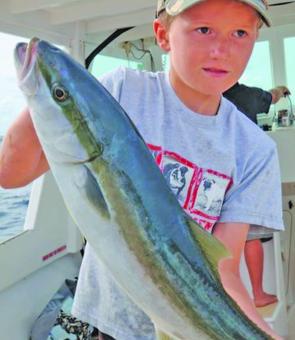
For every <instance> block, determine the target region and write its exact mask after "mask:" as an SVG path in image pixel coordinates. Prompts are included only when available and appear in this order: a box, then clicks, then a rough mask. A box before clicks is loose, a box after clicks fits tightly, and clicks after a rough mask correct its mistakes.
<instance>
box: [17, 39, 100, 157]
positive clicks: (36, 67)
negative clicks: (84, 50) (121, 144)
mask: <svg viewBox="0 0 295 340" xmlns="http://www.w3.org/2000/svg"><path fill="white" fill-rule="evenodd" d="M15 65H16V70H17V76H18V83H19V87H20V89H21V90H22V92H23V94H24V95H25V97H26V99H27V102H28V106H29V109H30V113H31V117H32V120H33V124H34V126H35V129H36V132H37V135H38V137H39V140H40V142H41V145H42V147H43V149H44V150H45V151H46V152H45V153H46V156H47V158H51V160H52V161H55V162H73V163H75V162H78V163H81V162H87V161H89V160H91V159H94V158H96V157H98V156H100V155H101V154H102V151H103V144H102V143H101V141H100V140H99V134H97V133H95V134H94V133H93V129H96V128H97V127H95V124H96V123H97V122H95V119H94V114H93V112H92V106H91V105H90V103H91V102H92V100H93V101H95V96H96V97H97V93H92V92H94V91H92V90H91V89H92V88H93V81H94V78H93V77H92V76H90V74H89V72H88V71H87V70H86V69H85V68H84V67H83V66H82V65H81V64H79V63H78V62H77V61H75V60H74V59H73V58H71V57H70V56H69V55H68V54H67V53H65V52H64V51H62V50H61V49H59V48H57V47H56V46H53V45H51V44H50V43H48V42H46V41H43V40H39V39H38V38H33V39H32V40H31V41H30V42H29V44H26V43H19V44H18V45H17V46H16V48H15ZM96 125H97V124H96ZM94 135H95V136H96V137H95V138H94V137H93V136H94Z"/></svg>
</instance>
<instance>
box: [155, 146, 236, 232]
mask: <svg viewBox="0 0 295 340" xmlns="http://www.w3.org/2000/svg"><path fill="white" fill-rule="evenodd" d="M148 147H149V149H150V151H151V152H152V154H153V156H154V158H155V161H156V163H157V164H158V166H159V168H160V170H161V171H162V173H163V175H164V177H165V179H166V181H167V184H168V185H169V187H170V189H171V190H172V191H173V193H174V194H175V196H176V197H177V199H178V201H179V203H180V204H181V206H182V208H183V209H184V210H185V211H186V212H187V213H188V214H189V215H190V216H191V217H192V218H193V219H194V220H195V221H196V222H197V223H199V224H200V225H201V226H202V227H203V228H204V229H206V230H207V231H208V232H212V229H213V226H214V224H215V223H216V222H217V221H218V219H219V217H220V212H221V208H222V204H223V201H224V196H225V194H226V192H227V190H228V189H229V188H230V186H231V184H232V179H231V177H229V176H227V175H225V174H222V173H220V172H218V171H215V170H212V169H204V168H201V167H199V166H198V165H197V164H194V163H192V162H190V161H189V160H187V159H185V158H183V157H182V156H181V155H179V154H177V153H175V152H171V151H167V150H163V149H162V148H161V147H160V146H156V145H152V144H148Z"/></svg>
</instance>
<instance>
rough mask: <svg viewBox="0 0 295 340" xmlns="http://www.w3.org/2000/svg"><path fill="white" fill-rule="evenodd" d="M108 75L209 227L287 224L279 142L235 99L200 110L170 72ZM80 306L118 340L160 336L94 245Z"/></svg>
mask: <svg viewBox="0 0 295 340" xmlns="http://www.w3.org/2000/svg"><path fill="white" fill-rule="evenodd" d="M101 82H102V84H103V85H104V86H105V87H106V88H107V89H108V90H109V91H110V92H111V93H112V95H113V96H114V97H115V98H116V99H117V100H118V101H119V103H120V104H121V105H122V106H123V108H124V109H125V110H126V112H127V113H128V115H129V116H130V118H131V119H132V120H133V122H134V123H135V125H136V126H137V128H138V130H139V132H140V133H141V134H142V136H143V138H144V139H145V141H146V143H147V144H148V146H149V148H150V150H151V152H152V153H153V155H154V158H155V161H156V162H157V164H158V165H159V167H160V169H161V170H162V172H163V175H164V176H165V178H166V180H167V183H168V185H169V186H170V188H171V190H172V191H173V192H174V193H175V195H176V196H177V198H178V200H179V202H180V204H181V205H182V207H183V209H185V211H186V212H187V213H188V214H189V215H190V216H191V217H192V218H193V219H195V220H196V221H197V222H198V223H199V224H201V225H202V226H203V227H204V228H205V229H206V230H208V232H212V229H213V227H214V224H215V223H216V222H217V221H219V222H243V223H249V224H253V225H258V226H261V228H263V227H265V228H269V229H273V230H282V229H283V221H282V206H281V184H280V174H279V164H278V158H277V151H276V146H275V143H274V142H273V141H272V140H271V139H270V138H269V137H268V136H267V135H266V134H265V133H264V132H263V131H262V130H260V128H258V127H257V126H256V125H255V124H254V123H253V122H251V121H250V120H249V119H248V118H247V117H246V116H245V115H244V114H242V113H241V112H240V111H238V110H237V108H236V107H235V106H234V105H233V104H232V103H231V102H229V101H228V100H227V99H225V98H221V102H220V107H219V110H218V113H217V115H215V116H205V115H201V114H198V113H196V112H193V111H191V110H190V109H188V108H187V107H186V106H185V105H184V104H183V103H182V102H181V101H180V100H179V98H178V97H177V95H176V94H175V92H174V90H173V88H172V87H171V85H170V82H169V77H168V75H167V74H165V73H150V72H140V71H134V70H130V69H124V68H120V69H117V70H116V71H113V72H111V73H109V74H107V75H105V76H104V77H102V78H101ZM122 152H124V150H122ZM130 157H132V155H131V156H130ZM159 204H161V202H159ZM269 229H268V230H269ZM114 251H120V250H119V249H114ZM143 284H144V283H143ZM73 313H74V315H76V316H77V317H78V318H80V319H82V320H84V321H87V322H89V323H90V324H92V325H94V326H95V327H97V328H98V329H100V330H101V331H102V332H104V333H107V334H109V335H111V336H113V337H114V338H116V339H118V340H133V339H134V340H141V339H142V340H149V339H154V330H153V325H152V323H151V322H150V321H149V319H148V317H147V316H146V315H145V314H144V313H143V312H142V311H140V310H139V309H138V308H137V307H136V306H135V305H134V304H133V303H132V302H131V300H130V299H129V298H128V297H127V296H126V295H125V294H124V292H122V291H121V290H120V289H119V288H118V286H117V285H116V283H115V282H114V281H113V279H112V277H111V276H110V275H109V273H108V270H107V269H106V268H105V267H104V265H103V263H101V261H100V260H99V259H98V258H97V257H96V255H95V254H94V252H93V250H92V249H91V247H90V246H89V245H88V246H87V247H86V251H85V255H84V259H83V263H82V266H81V272H80V276H79V281H78V287H77V291H76V296H75V302H74V306H73Z"/></svg>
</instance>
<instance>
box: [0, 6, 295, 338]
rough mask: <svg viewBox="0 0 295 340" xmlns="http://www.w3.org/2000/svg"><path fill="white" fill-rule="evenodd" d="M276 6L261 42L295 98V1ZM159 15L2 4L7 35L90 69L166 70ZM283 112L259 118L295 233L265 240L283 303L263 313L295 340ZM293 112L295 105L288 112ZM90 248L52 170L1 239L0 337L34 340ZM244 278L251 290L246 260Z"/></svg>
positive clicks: (294, 245)
mask: <svg viewBox="0 0 295 340" xmlns="http://www.w3.org/2000/svg"><path fill="white" fill-rule="evenodd" d="M269 4H270V16H271V19H272V23H273V26H272V27H271V28H267V29H266V28H262V30H261V34H260V37H259V42H261V43H263V44H266V46H267V51H268V55H267V56H268V57H269V65H270V71H271V72H270V73H271V74H272V79H273V80H272V81H273V84H287V85H288V86H289V87H290V89H291V92H292V89H293V92H294V93H295V84H294V86H293V85H292V84H293V83H292V75H291V76H290V75H287V72H286V65H287V61H288V58H289V59H290V58H292V53H291V52H289V50H288V49H287V47H288V46H287V45H286V41H287V40H288V43H289V44H291V45H292V44H293V40H292V39H294V40H295V1H283V0H270V1H269ZM154 16H155V1H150V0H125V1H119V0H107V1H106V0H100V1H97V0H55V1H53V2H52V1H45V0H27V1H22V0H8V1H1V3H0V32H4V33H9V34H14V35H17V36H22V37H24V38H27V39H29V38H32V37H34V36H37V37H39V38H41V39H44V40H48V41H50V42H52V43H54V44H56V45H58V46H61V47H62V48H64V49H65V50H67V51H68V52H69V53H70V54H71V55H72V56H74V58H76V59H77V60H78V61H79V62H81V63H82V64H83V65H85V66H86V67H87V68H89V69H90V70H91V69H92V68H93V67H94V66H93V65H94V63H95V60H96V59H95V58H97V53H100V56H104V57H106V58H111V57H112V58H116V60H118V59H119V60H120V61H121V62H125V63H127V65H129V64H132V65H133V67H137V68H141V69H147V70H152V71H155V70H161V69H163V68H165V65H166V63H167V57H166V56H165V55H164V54H163V52H162V51H161V50H160V49H159V48H158V47H157V46H156V44H155V40H154V38H153V32H152V26H151V22H152V20H153V18H154ZM294 48H295V46H294ZM289 54H290V55H291V56H290V55H289ZM293 54H294V53H293ZM293 58H294V57H293ZM100 71H104V70H100ZM263 76H265V75H264V74H263ZM291 98H292V97H291ZM287 105H288V104H287ZM20 109H21V108H20ZM283 109H286V103H283V104H278V105H276V106H275V107H274V109H273V110H274V112H273V114H268V115H266V114H262V115H260V117H259V121H260V123H261V125H267V126H271V129H269V130H271V131H267V132H266V133H268V134H269V135H270V137H271V138H273V139H274V140H275V142H276V143H277V146H278V151H279V160H280V167H281V173H282V200H283V215H284V223H285V227H286V231H284V232H281V233H275V234H274V238H273V240H271V241H270V242H267V243H265V244H264V251H265V263H264V266H265V270H264V287H265V289H266V290H267V291H268V292H270V293H273V294H276V295H277V297H278V302H277V303H275V304H273V305H271V306H268V307H265V308H260V309H259V312H260V313H261V314H262V316H263V317H264V318H265V320H266V321H267V322H268V323H269V324H270V326H271V327H272V328H273V329H275V331H276V332H277V333H279V334H280V335H282V336H284V337H286V336H288V337H289V339H295V156H294V152H293V151H292V150H295V123H294V124H290V125H288V126H279V125H278V124H277V123H276V113H277V112H279V111H281V110H283ZM292 109H293V107H292V102H291V104H290V107H289V106H287V110H291V112H293V111H292ZM83 245H84V239H83V237H82V235H81V234H80V232H79V231H78V229H77V227H76V225H75V223H74V222H73V221H72V219H71V217H70V215H69V214H68V212H67V209H66V207H65V205H64V203H63V200H62V198H61V195H60V193H59V191H58V189H57V186H56V184H55V181H54V179H53V177H52V175H51V173H50V172H48V173H47V174H45V175H43V176H42V177H40V178H38V179H37V180H35V181H34V183H33V186H32V190H31V195H30V201H29V206H28V209H27V213H26V218H25V223H24V227H23V230H22V231H21V232H19V233H17V234H16V235H13V236H12V237H10V238H8V239H5V240H3V239H2V241H1V238H0V316H1V317H0V340H7V339H14V340H27V339H29V335H30V331H31V329H32V326H33V325H34V322H35V321H36V319H37V317H38V315H39V314H40V313H41V312H42V310H43V309H44V307H45V306H46V304H47V303H48V301H49V300H50V299H51V297H52V296H53V295H54V293H55V292H56V291H57V290H58V288H59V287H60V286H61V285H62V283H63V282H64V280H65V279H67V278H72V279H74V278H75V277H77V275H78V272H79V267H80V264H81V259H82V257H81V249H82V248H83ZM241 275H242V278H243V280H244V283H245V285H246V287H247V289H248V290H249V292H250V294H251V286H250V282H249V275H248V273H247V269H246V266H245V261H244V260H243V261H242V263H241Z"/></svg>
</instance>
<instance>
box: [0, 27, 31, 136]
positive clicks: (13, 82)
mask: <svg viewBox="0 0 295 340" xmlns="http://www.w3.org/2000/svg"><path fill="white" fill-rule="evenodd" d="M21 41H25V42H26V41H27V39H23V38H21V37H16V36H13V35H9V34H4V33H0V42H1V49H0V93H1V96H0V136H2V135H3V134H4V133H5V131H6V130H7V128H8V126H9V125H10V124H11V123H12V121H13V120H14V119H15V117H16V116H17V114H18V113H19V112H20V110H21V109H22V108H23V107H24V106H25V100H24V97H23V95H22V93H21V91H20V90H19V88H18V85H17V78H16V72H15V67H14V58H13V53H14V48H15V46H16V44H17V43H18V42H21Z"/></svg>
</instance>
